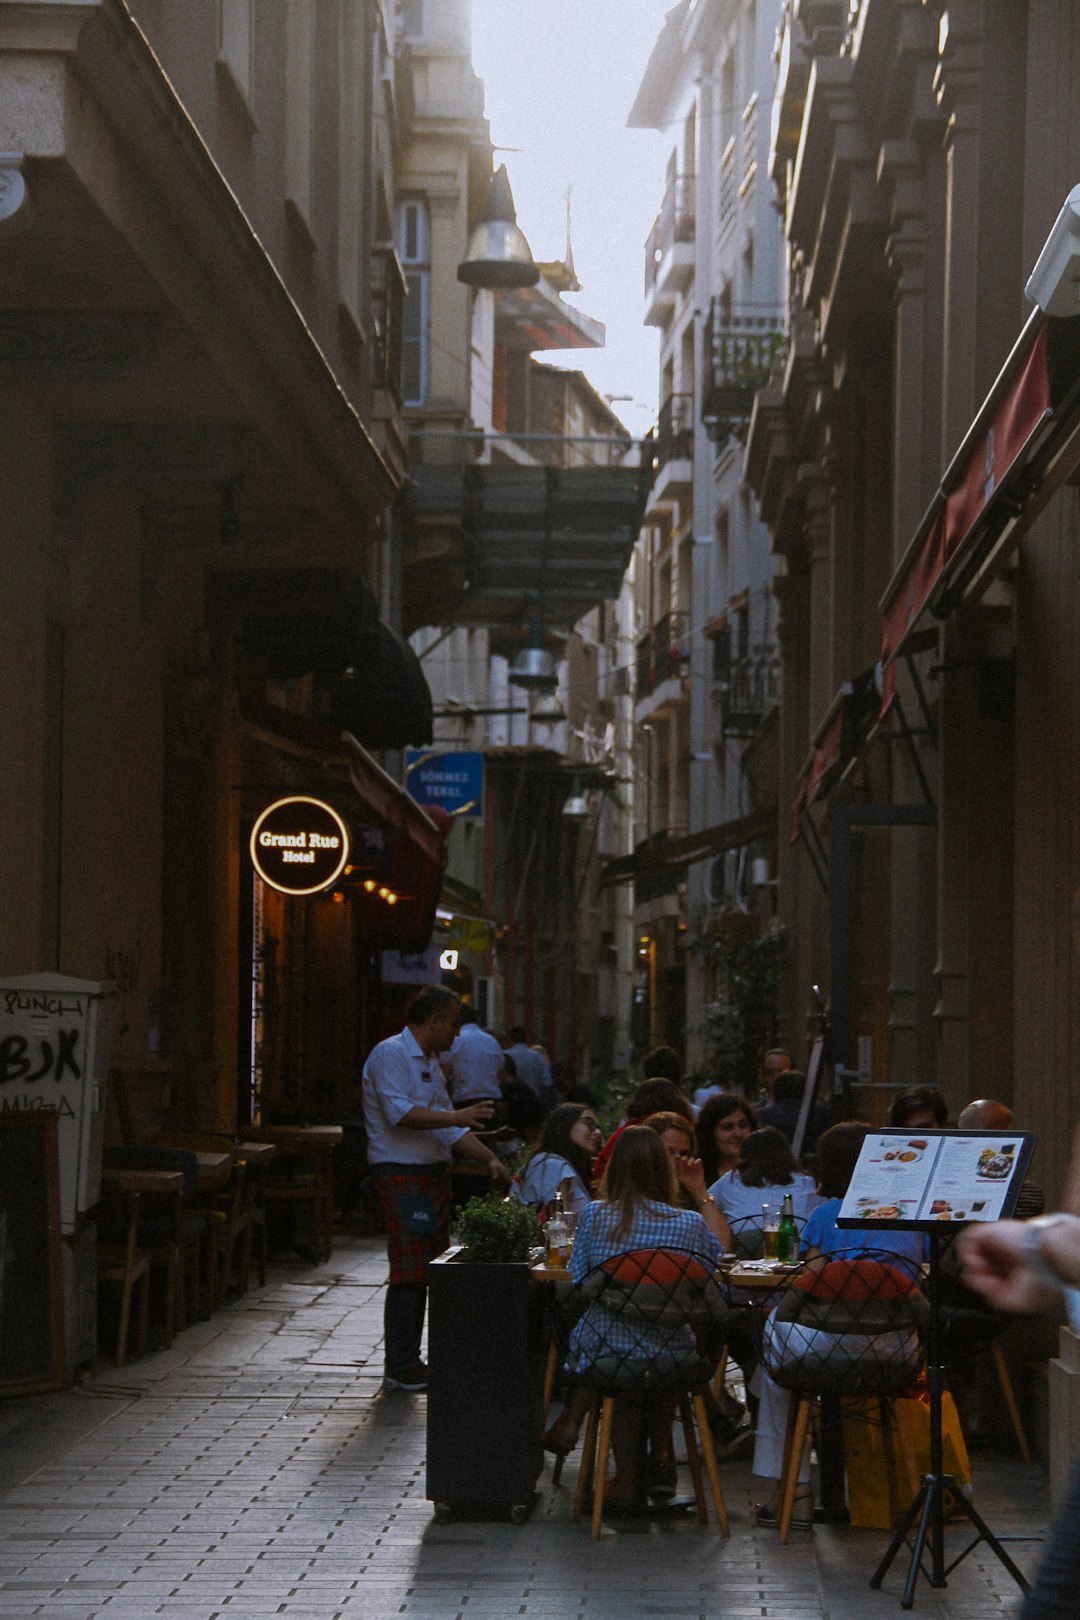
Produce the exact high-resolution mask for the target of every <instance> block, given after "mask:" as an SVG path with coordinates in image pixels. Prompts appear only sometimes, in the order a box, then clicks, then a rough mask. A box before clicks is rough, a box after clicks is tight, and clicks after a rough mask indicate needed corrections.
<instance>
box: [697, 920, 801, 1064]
mask: <svg viewBox="0 0 1080 1620" xmlns="http://www.w3.org/2000/svg"><path fill="white" fill-rule="evenodd" d="M786 956H787V935H786V933H785V931H784V929H783V928H782V927H781V926H780V925H779V924H776V923H774V924H773V926H772V927H771V928H770V929H769V931H768V932H767V933H766V934H763V935H762V936H761V938H759V939H738V938H737V937H736V938H731V937H729V938H721V939H720V940H719V942H718V949H717V950H716V953H715V958H714V961H713V964H712V965H713V967H714V970H715V971H717V973H718V977H719V981H720V982H719V985H718V990H719V994H718V995H717V998H716V1000H715V1001H711V1002H709V1003H708V1004H707V1005H706V1007H705V1016H704V1018H703V1019H702V1022H701V1026H700V1028H701V1033H702V1035H703V1036H704V1041H705V1049H706V1055H707V1062H708V1066H709V1074H710V1076H711V1077H712V1078H713V1079H714V1080H716V1081H717V1082H718V1083H719V1084H720V1085H722V1086H724V1087H725V1088H726V1089H727V1090H731V1091H742V1090H743V1089H744V1088H745V1086H746V1085H747V1083H748V1079H749V1077H750V1076H752V1075H753V1073H754V1071H755V1069H756V1068H757V1060H758V1057H759V1056H760V1054H761V1053H762V1052H763V1051H764V1050H765V1049H766V1047H768V1046H769V1045H771V1044H772V1042H773V1041H774V1040H775V1038H776V1012H777V998H778V993H779V987H780V973H781V970H782V968H783V965H784V961H785V960H786Z"/></svg>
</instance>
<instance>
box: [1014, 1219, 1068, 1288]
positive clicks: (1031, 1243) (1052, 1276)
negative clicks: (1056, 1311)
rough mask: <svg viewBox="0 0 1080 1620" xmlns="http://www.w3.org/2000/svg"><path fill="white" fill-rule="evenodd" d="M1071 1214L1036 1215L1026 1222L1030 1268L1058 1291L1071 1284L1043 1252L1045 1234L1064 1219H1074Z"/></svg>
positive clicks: (1043, 1282)
mask: <svg viewBox="0 0 1080 1620" xmlns="http://www.w3.org/2000/svg"><path fill="white" fill-rule="evenodd" d="M1072 1219H1073V1217H1072V1216H1071V1215H1066V1214H1064V1213H1063V1212H1060V1211H1059V1212H1058V1213H1057V1214H1055V1215H1036V1217H1035V1219H1034V1220H1031V1221H1025V1222H1024V1259H1025V1261H1026V1262H1027V1266H1028V1270H1029V1271H1031V1272H1032V1273H1033V1275H1034V1276H1035V1277H1037V1278H1038V1280H1039V1282H1041V1283H1042V1284H1043V1286H1044V1287H1046V1288H1053V1289H1054V1290H1055V1291H1056V1292H1058V1293H1061V1292H1063V1291H1064V1290H1065V1289H1066V1288H1067V1287H1068V1286H1069V1285H1068V1284H1067V1283H1066V1281H1065V1279H1064V1277H1059V1276H1058V1274H1057V1272H1056V1271H1055V1270H1054V1268H1053V1266H1052V1265H1051V1264H1050V1262H1049V1260H1047V1258H1046V1255H1045V1253H1044V1252H1043V1234H1044V1233H1045V1232H1046V1231H1048V1229H1049V1228H1050V1227H1051V1226H1060V1225H1061V1223H1062V1222H1063V1221H1072Z"/></svg>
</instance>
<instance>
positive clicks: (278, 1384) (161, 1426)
mask: <svg viewBox="0 0 1080 1620" xmlns="http://www.w3.org/2000/svg"><path fill="white" fill-rule="evenodd" d="M385 1271H386V1267H385V1260H384V1258H383V1255H382V1252H381V1249H380V1245H379V1244H378V1242H374V1241H372V1240H361V1239H352V1240H350V1239H345V1240H343V1241H342V1243H341V1244H340V1245H339V1248H338V1250H337V1252H336V1253H335V1256H334V1259H333V1261H332V1262H331V1264H330V1265H329V1266H327V1267H325V1268H322V1269H321V1270H317V1271H312V1270H307V1271H301V1270H300V1269H299V1267H298V1266H297V1268H295V1269H289V1268H287V1267H278V1268H277V1269H276V1270H275V1272H274V1274H273V1277H272V1280H271V1283H270V1284H269V1285H268V1286H267V1288H265V1289H263V1290H255V1291H253V1292H251V1293H249V1294H248V1295H247V1297H246V1298H245V1299H244V1300H242V1301H237V1302H236V1303H234V1304H233V1305H231V1306H230V1307H229V1308H228V1309H227V1310H226V1311H224V1312H220V1313H218V1314H217V1315H216V1316H215V1317H214V1319H213V1320H212V1321H211V1322H208V1323H200V1324H197V1325H196V1326H194V1327H193V1328H190V1329H189V1330H188V1331H187V1332H186V1333H184V1334H183V1335H181V1336H180V1338H178V1339H177V1341H176V1343H175V1345H174V1346H173V1348H172V1349H171V1350H170V1351H167V1352H162V1353H160V1354H157V1355H153V1356H150V1357H147V1358H145V1359H144V1360H143V1361H141V1362H138V1363H135V1364H133V1365H131V1366H130V1367H125V1368H122V1369H120V1370H115V1369H105V1370H103V1372H102V1373H101V1374H100V1376H99V1377H98V1378H97V1379H96V1380H94V1381H92V1382H91V1383H90V1384H89V1385H88V1386H86V1387H85V1388H84V1389H82V1390H80V1391H78V1392H75V1393H72V1394H67V1395H62V1396H48V1397H40V1398H39V1399H38V1400H37V1401H23V1402H18V1403H7V1404H6V1405H5V1404H0V1484H3V1483H6V1482H7V1481H16V1483H11V1484H10V1485H9V1487H8V1488H7V1489H6V1490H4V1491H3V1492H2V1494H0V1620H6V1617H15V1616H27V1615H44V1616H50V1617H58V1620H59V1617H64V1620H91V1617H95V1620H114V1617H119V1616H129V1617H132V1620H134V1617H136V1616H151V1615H159V1614H164V1615H173V1616H185V1617H188V1620H214V1617H220V1620H228V1617H230V1616H234V1615H235V1616H244V1617H246V1620H263V1617H269V1616H272V1615H273V1616H286V1617H290V1620H334V1617H338V1616H340V1617H341V1620H354V1617H355V1620H389V1617H391V1616H394V1617H405V1620H511V1617H516V1616H520V1617H524V1620H637V1617H642V1620H644V1617H646V1616H648V1617H653V1616H655V1617H657V1620H744V1617H749V1616H754V1617H757V1620H811V1617H813V1620H867V1617H876V1616H878V1615H881V1616H891V1615H892V1614H894V1613H895V1614H899V1613H901V1610H900V1607H899V1598H900V1591H901V1587H902V1584H903V1576H904V1573H905V1572H906V1568H907V1557H906V1555H905V1556H904V1557H903V1558H902V1559H898V1560H897V1562H896V1564H895V1565H894V1567H893V1571H892V1572H891V1574H890V1576H889V1579H888V1582H887V1590H886V1591H884V1592H881V1593H875V1592H871V1591H870V1590H869V1588H868V1585H867V1581H868V1578H869V1575H870V1573H871V1571H872V1570H873V1568H874V1565H875V1563H876V1561H877V1559H878V1557H879V1556H880V1552H881V1550H882V1548H883V1546H884V1539H883V1537H881V1536H879V1535H875V1534H872V1533H870V1532H855V1531H840V1530H835V1529H822V1528H818V1529H816V1530H815V1531H814V1532H813V1534H811V1535H806V1534H803V1535H801V1536H799V1537H798V1539H795V1538H793V1540H792V1543H791V1545H790V1546H788V1547H786V1548H784V1547H780V1546H778V1544H777V1542H776V1536H775V1532H773V1531H768V1530H762V1529H758V1528H756V1527H754V1528H751V1525H750V1522H749V1513H748V1508H749V1496H748V1475H747V1471H746V1465H745V1464H725V1466H724V1470H723V1472H724V1481H725V1486H726V1491H727V1497H728V1505H729V1509H730V1511H731V1514H732V1537H731V1540H730V1541H728V1542H724V1541H723V1540H722V1539H721V1538H720V1536H719V1534H718V1533H717V1531H716V1530H715V1528H713V1527H709V1528H707V1529H706V1528H702V1527H700V1526H698V1525H697V1524H696V1522H686V1523H674V1524H669V1525H668V1526H666V1527H662V1528H661V1527H653V1528H652V1529H649V1530H645V1531H643V1532H642V1531H639V1532H637V1533H635V1532H632V1531H630V1530H620V1531H618V1532H616V1531H615V1530H605V1533H604V1536H603V1538H602V1540H601V1541H600V1542H598V1543H596V1544H594V1543H592V1542H591V1541H590V1539H589V1535H588V1531H587V1529H586V1528H585V1526H583V1525H575V1524H573V1523H572V1522H571V1520H570V1501H571V1497H572V1491H573V1484H574V1478H575V1469H574V1462H573V1459H571V1460H570V1462H568V1464H567V1466H566V1480H565V1483H564V1486H563V1487H562V1488H561V1489H560V1490H558V1491H556V1490H554V1489H553V1488H552V1486H551V1481H550V1472H548V1471H546V1472H545V1474H544V1476H543V1478H542V1480H541V1496H540V1501H539V1503H538V1505H537V1508H536V1511H535V1513H534V1515H533V1517H532V1519H531V1521H530V1522H529V1523H528V1524H527V1525H525V1526H524V1527H522V1528H515V1527H513V1526H511V1525H508V1524H466V1523H453V1524H446V1525H437V1524H435V1523H434V1521H433V1519H432V1515H431V1505H430V1503H429V1502H427V1501H426V1500H425V1497H424V1401H423V1399H422V1398H418V1397H410V1396H404V1395H382V1394H380V1378H379V1373H380V1366H381V1356H380V1353H379V1341H380V1337H381V1315H382V1308H381V1307H382V1282H383V1279H384V1277H385ZM464 1394H465V1398H468V1392H467V1391H466V1392H464ZM477 1421H478V1422H482V1421H483V1413H482V1411H478V1412H477ZM976 1488H977V1494H978V1501H979V1505H980V1507H981V1509H982V1511H983V1512H984V1513H985V1514H986V1515H987V1517H988V1518H989V1520H990V1523H991V1524H992V1526H993V1528H994V1529H995V1530H996V1531H998V1532H999V1533H1001V1534H1007V1533H1011V1534H1021V1535H1023V1534H1028V1535H1032V1534H1035V1535H1037V1534H1038V1533H1039V1532H1040V1530H1041V1527H1042V1525H1043V1523H1044V1522H1045V1514H1046V1500H1045V1487H1044V1482H1043V1480H1042V1476H1041V1475H1040V1474H1039V1472H1038V1470H1037V1469H1033V1468H1030V1469H1029V1468H1025V1467H1024V1466H1023V1465H1021V1464H1019V1463H1010V1462H1008V1461H1007V1460H1002V1459H1000V1458H994V1459H993V1460H992V1461H990V1460H987V1461H986V1462H985V1463H983V1464H982V1466H980V1467H978V1468H977V1472H976ZM953 1536H954V1539H955V1540H956V1550H957V1551H958V1550H959V1549H960V1547H961V1546H962V1545H963V1542H962V1539H961V1536H960V1533H959V1532H953ZM1011 1550H1012V1552H1013V1554H1014V1556H1015V1557H1016V1559H1017V1561H1018V1562H1019V1563H1020V1564H1021V1566H1022V1567H1025V1568H1029V1567H1030V1565H1031V1563H1032V1561H1033V1559H1034V1557H1035V1556H1036V1552H1037V1548H1036V1547H1035V1546H1034V1545H1033V1544H1031V1543H1026V1542H1021V1543H1018V1544H1015V1545H1012V1546H1011ZM1016 1596H1017V1594H1016V1589H1015V1587H1014V1586H1013V1584H1012V1582H1011V1581H1010V1580H1009V1578H1008V1576H1007V1575H1006V1574H1005V1571H1004V1570H1003V1569H1002V1568H1001V1566H1000V1565H999V1564H998V1563H997V1561H996V1560H995V1559H994V1558H993V1557H992V1556H990V1555H988V1554H986V1553H985V1549H979V1551H978V1552H977V1553H976V1554H974V1555H973V1556H972V1557H971V1558H969V1559H968V1560H967V1561H966V1562H965V1563H964V1565H963V1566H962V1567H961V1569H959V1570H958V1571H957V1572H956V1573H955V1574H954V1575H953V1576H951V1577H950V1580H949V1585H948V1588H947V1589H946V1590H945V1591H944V1592H933V1591H931V1589H930V1588H929V1586H928V1585H927V1584H926V1583H925V1582H922V1583H920V1587H919V1590H918V1593H917V1597H916V1607H915V1613H916V1614H923V1615H932V1616H935V1617H947V1620H988V1617H991V1616H1007V1615H1011V1614H1013V1613H1014V1611H1015V1606H1016Z"/></svg>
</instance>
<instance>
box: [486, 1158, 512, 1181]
mask: <svg viewBox="0 0 1080 1620" xmlns="http://www.w3.org/2000/svg"><path fill="white" fill-rule="evenodd" d="M487 1168H488V1175H489V1176H490V1177H491V1185H492V1186H493V1187H509V1186H510V1185H511V1184H512V1182H513V1179H514V1178H513V1176H512V1175H511V1174H510V1172H509V1170H508V1169H507V1168H506V1166H505V1164H503V1162H502V1160H501V1159H500V1158H499V1157H498V1156H497V1155H496V1154H494V1153H493V1154H492V1155H491V1158H490V1159H489V1160H488V1167H487Z"/></svg>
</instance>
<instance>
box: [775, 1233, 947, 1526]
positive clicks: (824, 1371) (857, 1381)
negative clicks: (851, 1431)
mask: <svg viewBox="0 0 1080 1620" xmlns="http://www.w3.org/2000/svg"><path fill="white" fill-rule="evenodd" d="M928 1309H929V1307H928V1305H927V1302H926V1299H925V1297H924V1296H923V1294H922V1292H921V1290H920V1289H919V1287H918V1285H917V1283H916V1282H915V1280H914V1278H913V1276H912V1274H911V1270H910V1268H907V1267H905V1265H904V1264H903V1262H902V1261H899V1260H898V1258H897V1256H896V1255H895V1254H894V1253H892V1252H890V1251H888V1250H877V1251H862V1252H860V1253H858V1254H853V1255H849V1256H842V1255H841V1256H837V1257H836V1258H833V1259H828V1258H827V1257H821V1258H819V1259H816V1260H813V1261H809V1262H808V1263H807V1264H806V1265H805V1266H803V1267H802V1269H801V1270H800V1272H799V1273H797V1274H796V1275H795V1276H794V1277H793V1278H792V1280H791V1281H790V1282H789V1284H788V1286H787V1287H786V1288H785V1289H784V1292H783V1293H782V1294H781V1295H780V1297H779V1299H778V1300H777V1303H776V1305H775V1308H774V1309H773V1310H771V1311H770V1312H769V1314H768V1316H767V1317H766V1318H765V1320H764V1322H763V1324H762V1327H763V1334H762V1346H761V1362H762V1367H763V1370H764V1372H765V1373H767V1374H768V1376H769V1377H770V1378H771V1379H772V1380H773V1382H774V1383H775V1384H777V1385H779V1386H780V1388H781V1389H786V1390H788V1391H790V1393H791V1395H792V1396H793V1399H792V1401H791V1403H790V1409H789V1413H788V1425H787V1436H786V1440H785V1445H784V1461H783V1469H782V1473H781V1481H780V1512H779V1516H778V1523H779V1531H780V1540H781V1541H786V1540H787V1538H788V1532H789V1530H790V1527H791V1517H792V1509H793V1505H794V1500H795V1490H796V1483H797V1479H798V1472H799V1465H800V1462H801V1460H802V1454H803V1449H804V1447H805V1445H806V1437H807V1431H808V1427H809V1421H810V1412H811V1407H812V1405H813V1404H814V1402H815V1400H816V1399H817V1397H818V1396H831V1397H837V1398H840V1399H842V1400H843V1401H844V1403H845V1410H846V1412H847V1415H848V1416H858V1417H860V1418H862V1419H863V1420H865V1421H871V1422H877V1423H880V1425H881V1429H882V1436H883V1441H884V1448H885V1463H886V1471H887V1474H888V1483H889V1495H890V1502H891V1504H892V1508H893V1513H894V1516H895V1513H896V1512H897V1511H898V1508H899V1506H900V1505H902V1504H898V1502H897V1494H898V1493H897V1483H896V1479H897V1476H896V1467H895V1453H894V1451H893V1445H892V1439H893V1418H892V1411H891V1405H890V1403H891V1401H892V1400H894V1399H895V1398H897V1397H898V1396H902V1395H905V1394H906V1393H907V1392H908V1391H909V1390H910V1389H911V1387H912V1385H913V1384H914V1383H915V1382H916V1380H917V1378H918V1376H919V1374H920V1372H921V1371H922V1369H923V1365H924V1362H925V1352H924V1346H923V1332H924V1328H925V1324H926V1321H927V1316H928Z"/></svg>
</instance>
